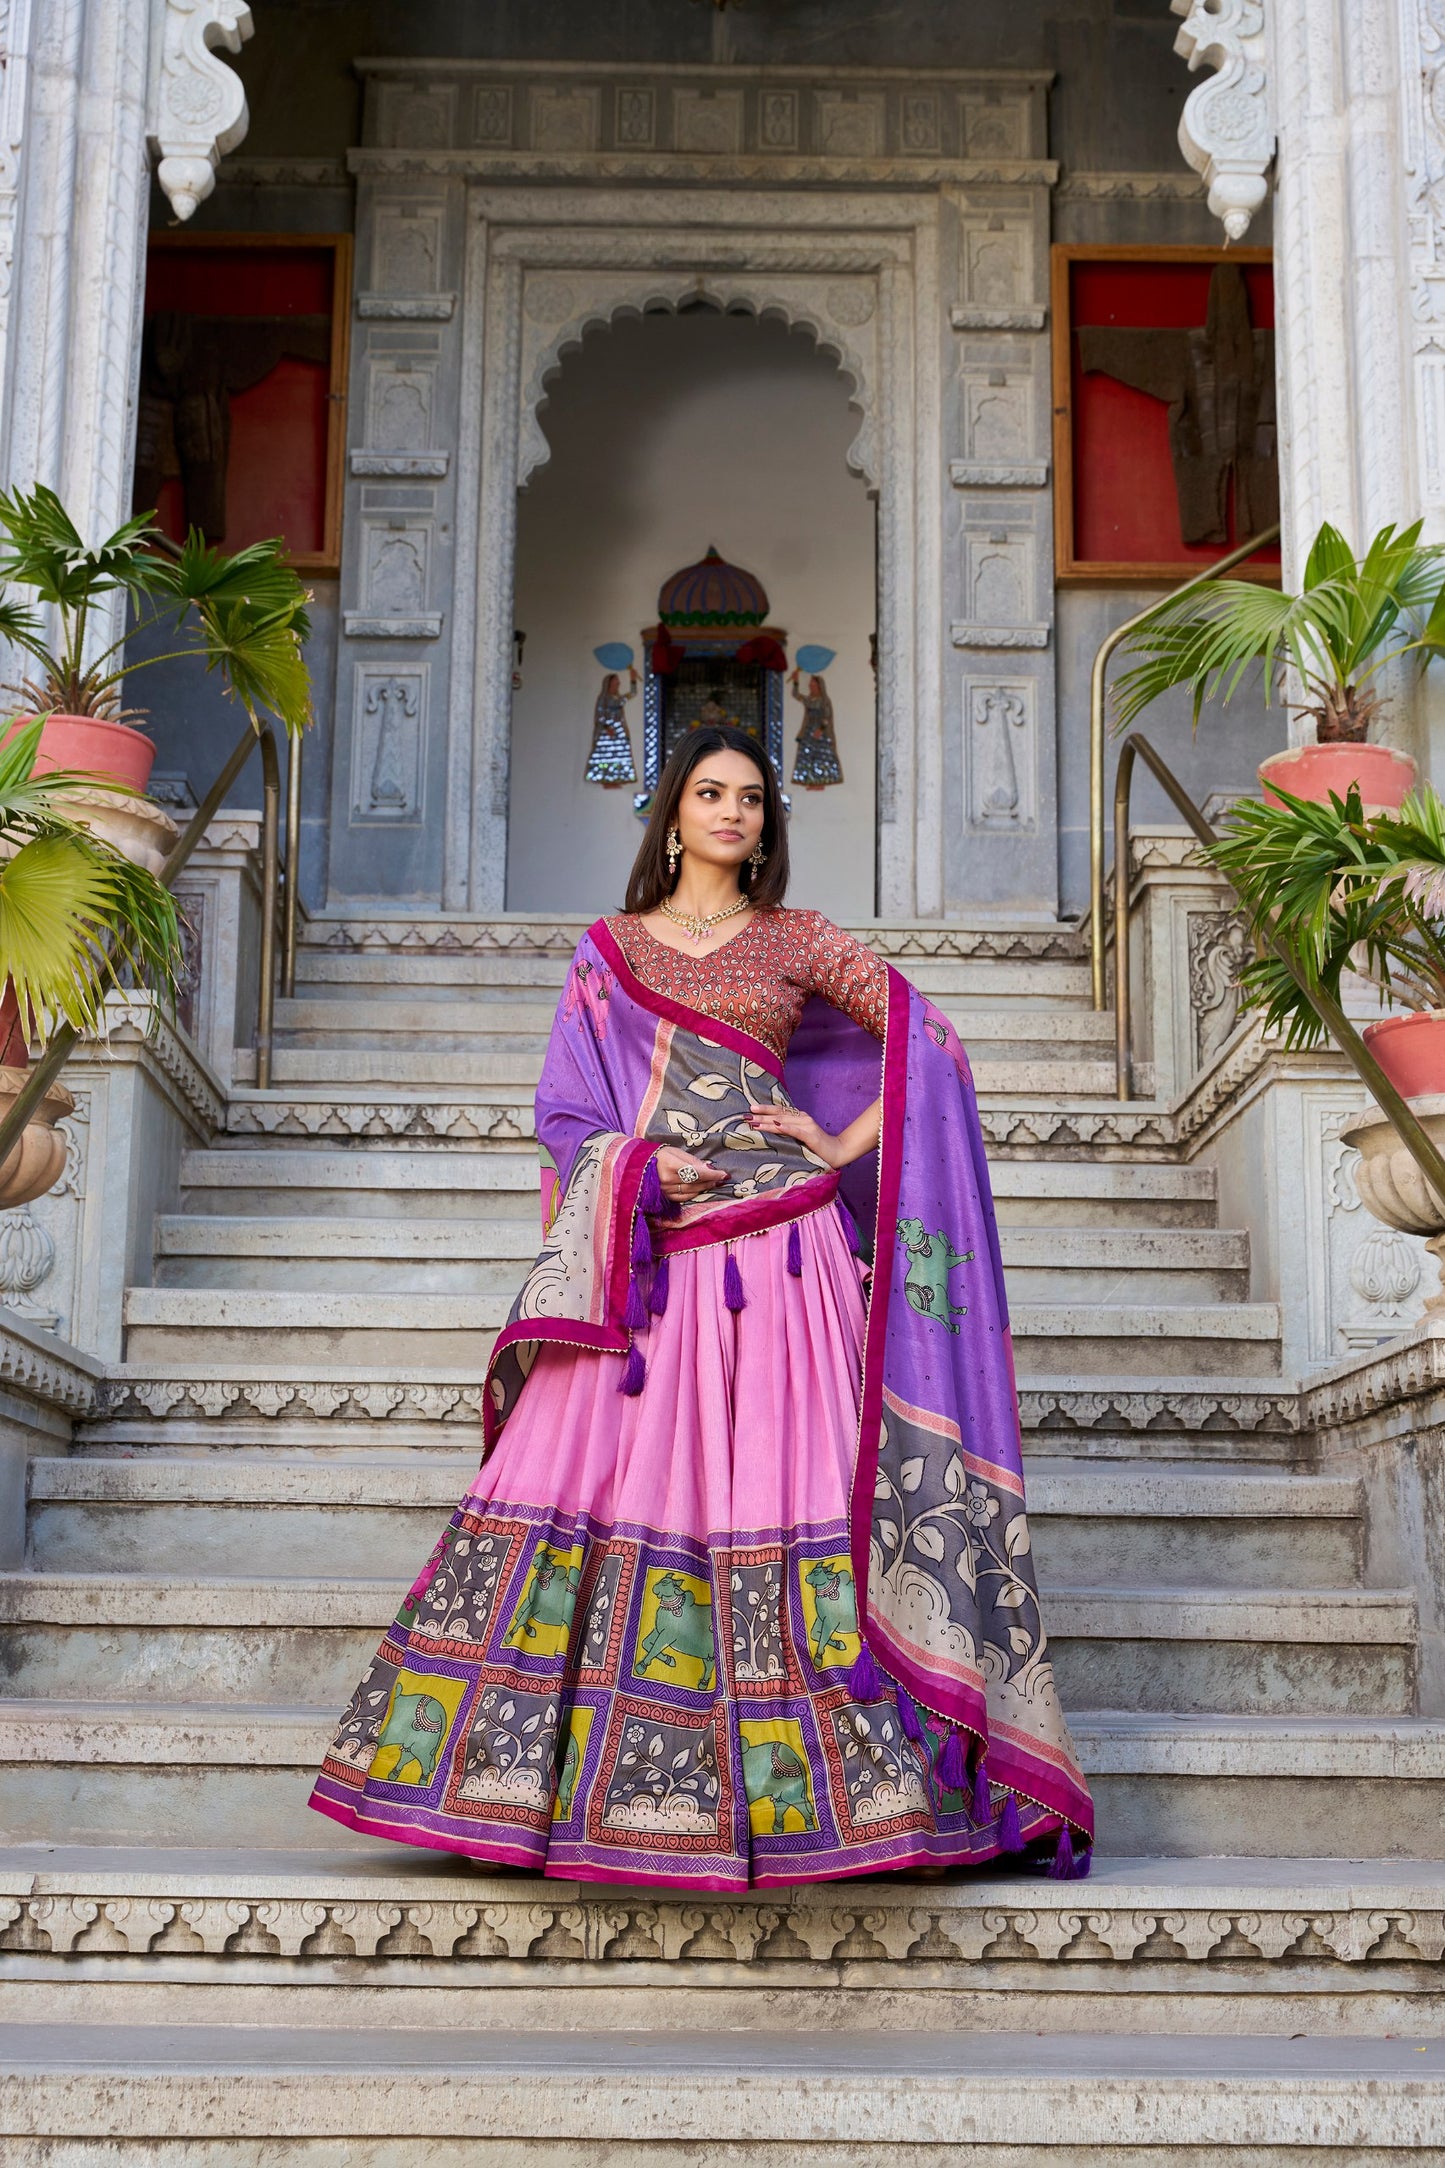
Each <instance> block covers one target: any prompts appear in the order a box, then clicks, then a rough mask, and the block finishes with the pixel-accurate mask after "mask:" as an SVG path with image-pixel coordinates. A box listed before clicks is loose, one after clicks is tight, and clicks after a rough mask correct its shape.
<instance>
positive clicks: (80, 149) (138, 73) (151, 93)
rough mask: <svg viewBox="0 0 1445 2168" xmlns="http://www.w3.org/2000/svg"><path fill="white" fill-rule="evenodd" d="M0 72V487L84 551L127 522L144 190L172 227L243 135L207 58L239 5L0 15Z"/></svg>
mask: <svg viewBox="0 0 1445 2168" xmlns="http://www.w3.org/2000/svg"><path fill="white" fill-rule="evenodd" d="M0 21H3V24H4V33H5V42H4V53H3V59H4V67H3V70H0V482H3V483H4V485H5V486H6V487H21V488H24V487H27V486H29V485H31V484H33V483H35V482H37V481H38V482H45V483H47V484H48V485H49V486H50V487H51V488H53V489H55V490H57V491H58V492H59V494H60V495H61V497H62V498H63V499H64V501H65V503H66V505H67V507H68V508H69V510H70V511H71V513H72V514H73V516H74V518H75V520H76V523H77V525H78V526H79V527H80V529H81V532H82V533H83V534H86V535H87V536H97V537H98V536H100V535H103V534H106V533H109V532H110V531H111V530H112V529H113V528H114V527H116V526H118V525H119V524H120V522H121V521H122V520H123V519H124V518H125V517H126V515H127V514H128V512H129V510H130V491H131V474H132V464H133V453H134V439H135V411H134V410H135V386H136V375H137V371H138V368H139V361H140V309H141V298H142V290H143V283H144V277H145V231H146V216H147V209H148V200H149V189H150V178H149V158H148V149H149V148H150V147H151V146H153V147H154V149H155V151H156V153H157V155H158V156H159V157H160V159H161V161H162V163H161V175H160V178H161V182H162V186H163V187H165V188H166V190H167V193H168V194H169V195H170V197H171V201H172V203H173V204H174V206H175V209H176V211H177V214H178V215H179V216H180V217H182V218H185V217H188V216H189V215H190V213H191V211H193V210H194V209H195V206H196V203H197V202H198V201H199V200H200V198H201V197H202V196H203V195H205V194H208V193H209V189H210V185H211V174H212V172H213V170H214V167H215V163H216V160H217V159H218V158H219V156H220V154H221V152H222V151H224V150H227V149H229V148H230V147H231V146H232V145H233V144H234V143H235V142H237V141H239V140H240V136H241V134H242V133H243V132H244V129H245V124H246V108H245V99H244V97H243V96H242V95H241V91H240V85H239V83H237V81H236V79H235V77H234V76H233V75H231V74H230V71H229V70H228V69H226V68H225V67H224V66H223V64H222V63H221V62H220V61H218V60H217V59H215V57H214V55H213V53H212V50H211V48H212V47H213V46H214V45H217V44H220V45H224V46H226V47H227V48H229V49H230V50H232V51H235V50H237V49H238V48H239V46H240V43H241V40H242V38H243V37H245V36H248V35H249V33H250V28H251V17H250V11H249V9H248V8H247V7H246V6H245V5H244V4H243V0H10V5H9V7H8V8H7V9H6V10H5V11H4V13H3V16H0Z"/></svg>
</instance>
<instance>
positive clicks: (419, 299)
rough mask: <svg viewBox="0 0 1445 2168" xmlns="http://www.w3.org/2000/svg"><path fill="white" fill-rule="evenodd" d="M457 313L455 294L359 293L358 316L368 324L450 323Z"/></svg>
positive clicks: (357, 301)
mask: <svg viewBox="0 0 1445 2168" xmlns="http://www.w3.org/2000/svg"><path fill="white" fill-rule="evenodd" d="M456 311H457V297H456V295H455V294H358V295H357V297H356V313H357V315H358V316H359V317H360V318H361V319H362V321H363V322H364V323H373V322H383V323H385V322H396V323H404V324H449V323H450V322H451V320H452V318H453V317H454V316H455V314H456Z"/></svg>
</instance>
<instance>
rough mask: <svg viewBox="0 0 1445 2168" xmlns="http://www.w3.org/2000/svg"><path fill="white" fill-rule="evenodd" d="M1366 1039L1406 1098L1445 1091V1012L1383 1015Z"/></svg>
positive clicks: (1367, 1029) (1368, 1029)
mask: <svg viewBox="0 0 1445 2168" xmlns="http://www.w3.org/2000/svg"><path fill="white" fill-rule="evenodd" d="M1362 1036H1363V1038H1364V1041H1365V1044H1366V1046H1367V1047H1368V1048H1369V1049H1370V1052H1371V1053H1372V1054H1373V1055H1374V1057H1375V1059H1376V1061H1377V1062H1378V1063H1379V1064H1380V1067H1381V1068H1382V1069H1383V1070H1384V1072H1385V1074H1386V1076H1387V1077H1388V1078H1389V1079H1390V1082H1391V1083H1392V1084H1393V1085H1394V1087H1395V1089H1396V1091H1397V1092H1398V1093H1399V1094H1400V1097H1401V1098H1402V1099H1419V1098H1422V1097H1424V1096H1425V1095H1427V1094H1431V1095H1433V1094H1435V1093H1437V1092H1445V1009H1418V1010H1415V1011H1414V1012H1412V1013H1410V1014H1407V1015H1402V1016H1382V1017H1380V1018H1379V1019H1378V1020H1377V1022H1375V1023H1373V1024H1366V1026H1365V1029H1364V1032H1363V1034H1362Z"/></svg>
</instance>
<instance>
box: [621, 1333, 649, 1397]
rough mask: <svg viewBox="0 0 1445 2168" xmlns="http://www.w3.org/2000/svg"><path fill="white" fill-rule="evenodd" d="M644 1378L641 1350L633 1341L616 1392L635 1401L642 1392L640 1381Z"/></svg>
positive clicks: (645, 1371)
mask: <svg viewBox="0 0 1445 2168" xmlns="http://www.w3.org/2000/svg"><path fill="white" fill-rule="evenodd" d="M646 1376H647V1365H646V1363H645V1362H644V1361H643V1360H642V1350H641V1348H640V1347H639V1346H638V1345H637V1342H636V1341H635V1340H634V1341H633V1343H632V1345H631V1347H630V1348H629V1349H628V1350H627V1360H626V1362H625V1363H624V1364H623V1365H622V1383H621V1384H620V1385H619V1386H618V1388H617V1390H618V1392H619V1393H626V1394H627V1396H628V1398H629V1399H631V1400H635V1399H636V1398H637V1395H638V1394H639V1393H640V1392H641V1391H642V1381H643V1379H644V1378H645V1377H646Z"/></svg>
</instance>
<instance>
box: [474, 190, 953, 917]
mask: <svg viewBox="0 0 1445 2168" xmlns="http://www.w3.org/2000/svg"><path fill="white" fill-rule="evenodd" d="M829 207H830V209H831V210H834V211H835V212H836V208H837V199H836V198H830V199H829ZM615 208H616V209H619V210H621V209H624V208H625V210H626V211H627V212H628V213H630V214H632V215H631V216H630V217H629V219H628V221H627V223H620V222H619V223H618V224H599V225H597V226H595V227H591V228H588V229H587V230H585V231H583V232H579V231H578V229H577V228H575V227H566V226H559V225H551V224H539V225H537V226H536V227H526V226H518V225H516V224H512V225H510V226H509V227H508V228H505V229H502V230H500V231H496V230H494V231H493V232H492V234H491V236H490V246H489V282H488V297H487V317H488V322H489V325H490V326H491V327H492V328H493V329H494V330H497V329H500V332H501V336H500V337H499V338H497V340H496V351H497V352H498V353H499V354H500V355H501V356H502V358H503V365H502V366H501V367H498V368H496V369H493V370H488V371H487V372H485V375H484V380H483V384H482V434H483V440H484V442H485V443H486V444H487V445H488V446H489V447H494V448H495V456H494V457H493V458H491V459H489V460H487V461H485V462H484V463H483V470H482V475H481V500H480V514H479V523H478V548H477V555H476V573H477V588H476V593H477V649H476V685H477V699H476V707H475V725H474V732H473V738H472V746H471V754H472V786H473V787H472V792H471V801H472V804H473V808H474V811H473V822H472V836H471V839H470V844H471V848H470V865H469V868H468V879H469V889H470V895H471V897H472V898H473V899H476V898H478V897H479V896H480V895H482V894H488V895H489V896H491V897H492V898H494V900H495V902H496V903H498V904H499V903H500V900H501V899H500V893H499V889H498V865H499V862H501V861H503V860H504V850H505V821H506V809H507V757H508V745H509V739H510V708H511V703H510V642H509V631H510V624H511V616H510V612H511V594H512V566H513V559H514V555H515V546H516V509H517V491H518V489H519V488H520V487H522V486H523V485H524V484H525V482H526V480H527V477H528V476H529V475H530V474H531V473H532V472H533V471H534V469H535V468H536V466H537V465H538V464H540V462H541V461H542V460H544V459H545V458H546V457H547V442H546V438H545V436H544V435H543V432H542V429H541V425H540V422H539V420H538V410H539V408H540V406H541V404H542V402H543V400H544V397H545V389H544V387H545V383H546V379H547V377H548V376H549V375H550V373H551V372H552V370H553V369H554V368H555V367H556V366H557V365H558V363H559V361H560V359H561V356H562V354H563V353H564V352H565V351H566V349H567V348H568V347H569V346H573V345H576V344H578V343H580V341H581V339H582V337H583V335H584V333H585V332H586V330H587V329H588V327H589V326H591V325H602V324H606V323H609V322H611V321H612V320H613V318H614V317H616V316H617V315H619V314H623V313H630V312H638V313H640V312H642V311H643V310H645V309H647V308H648V307H652V306H657V305H658V304H662V305H664V306H668V307H676V306H677V305H678V303H679V302H682V301H686V300H688V299H691V298H695V297H697V298H703V299H706V300H709V301H712V302H714V303H715V304H716V305H717V306H718V307H720V308H722V309H728V308H735V307H746V308H748V309H749V310H751V311H753V312H754V313H756V314H758V315H768V314H776V315H779V316H781V317H782V318H783V319H784V320H785V321H786V322H787V323H788V324H789V325H790V326H796V327H798V328H801V329H806V330H808V331H810V332H811V333H812V334H813V336H814V338H815V339H816V340H817V342H818V344H819V346H820V347H821V348H822V349H823V350H824V351H826V352H830V353H831V354H833V355H834V356H836V358H837V360H838V362H839V364H840V366H841V367H842V369H843V370H844V372H845V374H846V375H847V376H848V377H849V378H850V379H851V380H852V383H853V385H854V388H855V396H856V400H857V403H858V405H859V408H860V410H861V416H862V420H861V426H860V429H859V433H858V436H857V438H856V440H855V442H854V444H853V447H852V449H851V452H850V455H849V463H850V465H851V466H853V467H854V469H855V470H856V471H857V472H858V473H859V474H860V475H861V476H862V477H863V479H864V480H865V481H866V483H867V484H868V486H869V489H870V491H871V492H872V493H873V494H874V495H875V496H876V498H877V501H878V551H879V568H878V574H879V576H878V586H879V623H878V632H879V642H878V646H879V655H880V672H879V686H878V819H879V828H880V851H879V856H880V886H881V888H882V889H883V892H884V893H885V894H888V895H895V896H898V897H900V898H904V897H906V898H907V899H908V902H907V905H906V907H907V908H910V909H911V908H912V907H913V906H912V901H911V899H912V895H913V893H914V891H915V884H916V878H917V874H916V864H917V849H918V837H917V835H916V833H915V824H914V823H913V822H912V821H910V820H905V821H903V822H902V823H900V821H899V818H898V809H899V805H900V803H903V804H906V805H908V806H910V807H911V806H912V805H914V804H915V803H917V802H918V801H919V798H920V796H923V797H925V798H926V797H929V796H931V799H932V803H933V805H934V806H935V807H936V806H937V804H938V793H937V790H936V788H935V789H933V790H932V791H931V792H930V791H929V787H928V782H927V780H926V779H923V780H922V781H921V782H920V780H919V779H918V778H917V769H918V764H919V758H920V752H921V751H922V753H923V757H924V759H925V760H926V758H927V750H926V747H924V748H920V746H919V744H918V732H917V729H916V720H917V717H918V715H919V713H920V712H921V711H925V710H926V709H927V708H928V706H929V704H930V703H931V704H932V705H933V706H934V707H935V708H936V704H937V699H938V688H937V666H936V660H935V659H934V658H933V657H932V656H930V655H929V654H928V653H920V652H919V643H918V642H917V641H916V640H915V639H914V638H913V637H912V628H913V627H914V626H915V625H916V623H917V620H918V614H919V613H918V608H917V597H918V593H919V585H920V581H925V582H928V581H931V582H932V583H933V584H934V587H935V589H936V583H937V580H938V565H937V551H936V544H935V541H934V537H933V534H932V523H931V522H930V523H927V525H925V524H924V523H920V521H919V520H918V519H917V518H916V517H915V510H916V505H917V491H918V488H919V486H920V476H919V472H918V466H919V445H920V414H919V404H920V400H919V393H920V388H921V387H920V385H919V382H918V372H917V371H916V369H915V366H914V358H915V335H916V321H915V320H916V314H917V309H918V305H919V304H918V292H917V288H918V271H917V261H918V256H919V253H920V242H922V243H923V244H924V245H925V249H924V252H925V253H927V252H930V251H931V246H932V243H933V239H934V236H933V233H932V230H931V229H932V223H933V222H932V217H931V215H930V214H931V211H932V206H931V204H929V203H927V202H925V203H924V204H922V205H919V206H916V207H915V217H916V219H917V223H916V224H915V225H914V226H913V227H912V228H911V230H905V231H903V232H899V231H897V230H894V231H887V232H883V233H878V232H873V233H869V232H868V231H867V230H866V228H865V229H863V230H862V231H850V230H848V229H847V228H846V227H844V228H842V230H840V228H839V226H838V225H837V224H835V223H833V222H832V221H831V220H830V222H829V226H828V228H827V229H826V230H822V229H821V228H818V227H816V226H815V227H812V228H810V227H809V225H807V224H804V223H803V222H802V220H799V221H798V224H797V227H796V228H795V229H792V230H783V231H780V230H779V224H780V222H779V221H778V220H777V219H776V215H775V216H774V218H773V220H772V221H771V222H770V224H769V225H768V226H766V227H764V226H753V225H750V224H741V223H739V224H737V225H730V226H729V227H728V229H727V230H726V231H725V232H721V233H718V232H714V233H713V234H709V235H706V236H704V237H697V238H693V239H692V240H691V243H690V253H691V260H690V261H689V263H688V264H687V266H686V267H685V268H680V267H678V265H677V263H676V256H677V248H678V242H677V235H676V231H675V229H674V228H672V227H671V226H670V225H669V226H665V225H662V224H661V223H660V222H657V220H656V213H657V212H658V211H660V210H662V208H663V206H661V205H656V204H647V205H639V204H638V201H637V199H636V198H635V197H630V198H628V199H626V202H625V205H623V204H619V205H617V206H615ZM738 208H739V209H741V208H742V207H741V206H738ZM803 208H804V206H803V205H801V204H790V209H793V210H794V212H795V215H796V212H797V211H798V210H801V209H803ZM639 209H643V210H645V211H648V212H651V213H652V214H653V216H651V217H644V218H642V219H638V220H637V222H636V223H634V222H633V219H635V218H636V214H637V212H638V210H639ZM667 209H668V210H669V211H672V210H673V205H672V204H671V203H669V205H668V206H667ZM920 229H922V230H921V231H920ZM669 259H671V261H669ZM935 328H936V327H935ZM922 388H923V389H924V390H925V392H926V387H922ZM935 389H936V380H935ZM925 426H926V427H927V428H928V431H929V434H930V436H931V437H932V439H933V441H936V433H937V429H938V418H937V415H936V412H934V413H931V414H930V415H929V417H928V423H927V424H926V425H925ZM457 575H458V582H459V587H460V583H461V581H462V580H463V579H464V578H465V565H464V563H463V561H462V559H461V555H460V553H459V558H458V566H457ZM463 750H464V749H463V748H462V747H461V746H459V745H456V744H454V745H453V747H452V754H453V757H454V758H455V759H456V760H457V764H458V769H460V766H461V760H462V755H463ZM459 842H460V839H459V838H458V844H459ZM481 907H482V906H481V904H480V903H479V902H477V901H473V903H472V908H474V909H477V908H481ZM900 907H905V906H903V905H902V904H895V905H894V906H893V908H895V909H897V908H900Z"/></svg>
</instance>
